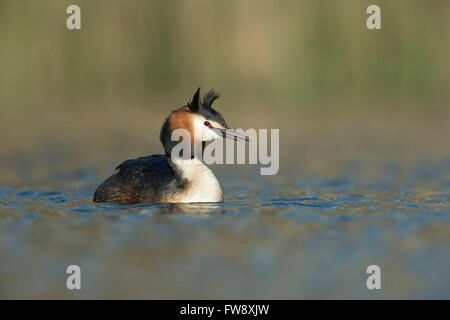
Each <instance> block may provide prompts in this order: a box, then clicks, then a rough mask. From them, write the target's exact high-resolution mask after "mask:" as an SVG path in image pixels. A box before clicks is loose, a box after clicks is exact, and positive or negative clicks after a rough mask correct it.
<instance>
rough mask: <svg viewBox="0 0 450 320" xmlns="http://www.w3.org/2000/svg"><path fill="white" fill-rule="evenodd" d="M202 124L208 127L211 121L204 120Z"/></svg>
mask: <svg viewBox="0 0 450 320" xmlns="http://www.w3.org/2000/svg"><path fill="white" fill-rule="evenodd" d="M203 124H204V125H205V126H207V127H210V126H211V123H209V121H205V122H203Z"/></svg>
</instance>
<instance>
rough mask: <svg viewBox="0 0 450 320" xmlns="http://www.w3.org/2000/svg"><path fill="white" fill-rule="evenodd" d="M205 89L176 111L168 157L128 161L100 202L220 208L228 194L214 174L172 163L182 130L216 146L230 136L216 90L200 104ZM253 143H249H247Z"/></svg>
mask: <svg viewBox="0 0 450 320" xmlns="http://www.w3.org/2000/svg"><path fill="white" fill-rule="evenodd" d="M199 92H200V88H199V89H198V90H197V92H196V93H195V95H194V97H193V99H192V102H191V103H189V104H187V105H186V106H184V107H181V108H179V109H177V110H175V111H173V112H172V113H171V114H170V115H169V117H168V118H167V119H166V120H165V122H164V124H163V126H162V128H161V134H160V139H161V143H162V144H163V147H164V149H165V155H161V154H158V155H151V156H147V157H141V158H137V159H132V160H127V161H125V162H123V163H121V164H120V165H119V166H118V167H117V168H116V169H118V170H119V171H118V172H117V173H115V174H113V175H112V176H111V177H109V178H108V179H106V180H105V181H104V182H103V183H102V184H101V185H100V186H99V187H98V188H97V190H96V191H95V193H94V199H93V200H94V201H95V202H116V203H124V204H129V203H141V202H220V201H223V196H222V189H221V187H220V184H219V182H218V181H217V179H216V177H215V176H214V174H213V173H212V171H211V170H210V169H209V168H208V167H206V165H205V164H204V163H203V162H201V161H200V160H199V159H197V158H196V157H192V158H190V159H189V158H188V159H183V158H178V157H177V158H172V157H171V151H172V148H173V147H174V146H175V145H176V144H177V143H178V141H172V140H171V135H172V132H173V131H174V130H176V129H185V130H188V131H189V132H190V134H191V140H192V141H191V142H192V143H193V142H194V140H197V141H198V142H201V143H202V144H203V143H204V142H205V141H210V140H213V139H216V138H221V137H225V136H227V137H232V138H234V139H236V137H237V138H239V139H245V138H244V137H242V136H239V135H238V136H229V135H230V133H228V132H225V129H226V128H228V127H227V125H226V123H225V120H224V119H223V117H222V115H221V114H220V113H219V112H217V111H216V110H214V109H213V108H212V103H213V102H214V100H216V99H217V98H218V97H219V95H218V94H217V93H215V92H214V91H213V90H212V91H210V92H209V93H208V94H206V95H205V97H204V99H203V101H202V102H200V99H199ZM245 141H248V140H245Z"/></svg>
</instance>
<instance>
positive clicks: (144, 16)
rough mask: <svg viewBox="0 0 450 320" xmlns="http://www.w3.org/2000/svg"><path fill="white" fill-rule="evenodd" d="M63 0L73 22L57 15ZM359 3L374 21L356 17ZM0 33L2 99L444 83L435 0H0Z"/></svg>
mask: <svg viewBox="0 0 450 320" xmlns="http://www.w3.org/2000/svg"><path fill="white" fill-rule="evenodd" d="M70 4H77V5H79V6H80V7H81V18H82V30H81V31H69V30H67V29H66V27H65V20H66V18H67V16H68V15H67V14H66V12H65V11H66V7H67V6H68V5H70ZM369 4H378V5H380V7H381V16H382V29H381V30H377V31H371V30H368V29H367V28H366V23H365V21H366V19H367V17H368V14H366V8H367V7H368V5H369ZM0 41H1V50H0V70H1V72H0V108H1V109H2V110H4V109H17V108H24V109H28V108H33V107H39V108H41V107H43V106H46V107H50V108H54V109H60V108H66V107H74V106H78V107H81V106H83V105H84V104H86V103H95V104H97V103H99V102H103V103H105V102H106V101H108V102H111V101H113V102H119V101H120V102H123V101H142V102H145V101H149V102H160V103H154V104H153V108H167V105H165V103H164V102H165V101H166V100H167V99H169V98H170V99H173V100H171V101H179V99H180V98H183V100H182V101H184V100H186V99H187V98H188V97H190V95H191V93H192V92H193V91H194V90H195V88H196V87H198V86H199V85H202V86H203V87H204V88H205V89H206V88H210V87H214V88H216V89H217V90H219V91H221V92H222V93H223V94H224V95H226V96H228V97H229V98H230V99H232V100H233V101H235V102H237V101H242V99H246V101H257V102H260V101H264V102H266V103H264V105H262V106H260V107H262V108H267V109H270V108H271V106H273V104H277V110H281V111H282V110H283V109H286V108H287V109H289V112H294V111H293V110H292V109H294V110H295V112H301V110H302V109H307V108H312V107H311V105H313V106H314V105H315V103H317V102H324V101H325V102H327V103H328V104H330V101H333V102H336V103H337V102H339V106H338V108H339V110H341V111H342V110H346V109H348V108H364V106H365V105H367V102H368V101H374V100H381V101H395V105H397V106H399V107H405V106H407V107H408V108H410V107H414V108H426V109H427V110H428V111H431V110H432V109H433V108H442V107H443V103H444V102H445V101H447V98H448V96H449V92H450V90H449V89H450V88H449V84H450V81H449V80H450V64H449V63H448V57H449V56H450V2H449V1H445V0H442V1H433V4H432V5H430V2H429V1H426V0H421V1H417V0H415V1H407V0H403V1H401V0H399V1H361V0H346V1H329V0H327V1H316V0H306V1H298V0H292V1H291V0H224V1H210V0H164V1H149V0H128V1H121V0H96V1H86V0H85V1H83V0H81V1H79V0H72V1H71V0H61V1H49V0H20V1H16V0H2V1H1V2H0ZM155 97H158V98H155ZM422 102H426V103H427V104H426V106H425V105H424V104H423V103H422ZM397 103H398V104H397ZM411 103H412V104H411ZM382 105H383V104H381V103H380V104H378V107H380V108H381V107H382ZM174 107H176V106H174ZM371 107H374V106H371ZM375 107H376V106H375ZM230 108H236V109H239V106H235V107H230ZM314 109H315V107H314ZM318 109H320V107H318ZM388 110H389V108H388Z"/></svg>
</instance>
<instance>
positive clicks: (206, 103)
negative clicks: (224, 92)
mask: <svg viewBox="0 0 450 320" xmlns="http://www.w3.org/2000/svg"><path fill="white" fill-rule="evenodd" d="M218 98H220V94H219V93H218V92H216V91H214V89H213V90H211V91H209V92H208V93H207V94H206V95H205V96H204V97H203V102H202V105H203V107H204V108H206V109H211V108H212V104H213V102H214V101H215V100H216V99H218Z"/></svg>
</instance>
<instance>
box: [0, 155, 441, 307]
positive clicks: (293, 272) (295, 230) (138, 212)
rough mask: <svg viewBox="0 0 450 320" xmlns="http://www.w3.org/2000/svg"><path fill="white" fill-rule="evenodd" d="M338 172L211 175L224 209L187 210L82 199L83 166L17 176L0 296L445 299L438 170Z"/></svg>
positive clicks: (3, 237)
mask: <svg viewBox="0 0 450 320" xmlns="http://www.w3.org/2000/svg"><path fill="white" fill-rule="evenodd" d="M343 168H344V169H343V170H336V171H335V172H334V173H333V174H332V175H328V176H327V175H325V174H324V175H320V174H317V173H311V172H309V171H308V170H306V169H299V168H297V167H296V166H295V164H292V165H289V166H287V167H286V168H285V169H284V170H281V171H280V173H279V174H278V175H276V176H260V175H259V174H258V172H259V170H258V168H256V167H252V166H250V167H243V168H235V167H225V166H218V167H216V168H214V171H215V172H216V174H217V176H218V178H219V180H220V181H221V183H222V186H223V189H224V194H225V200H226V201H225V202H224V203H218V204H200V205H199V204H186V205H171V204H139V205H116V204H94V203H92V202H91V197H92V193H93V191H94V189H95V187H96V185H97V184H98V183H100V182H101V181H102V179H103V178H104V177H103V176H102V175H101V174H99V173H97V171H95V170H92V169H89V168H85V167H81V168H78V169H76V170H66V169H59V170H55V171H50V173H46V174H41V175H38V174H36V175H35V176H36V177H35V178H33V174H23V172H22V175H21V174H19V173H17V174H16V176H17V178H16V181H15V183H11V184H10V185H9V186H8V185H6V186H3V187H1V188H0V261H1V263H0V297H2V298H207V299H210V298H255V299H260V298H261V299H262V298H267V299H271V298H274V299H281V298H286V299H297V298H441V299H442V298H446V299H448V298H450V274H449V273H450V271H449V270H450V180H449V173H450V163H448V162H441V163H438V164H436V163H435V164H433V165H427V164H426V163H425V164H423V163H422V164H420V165H416V166H413V167H411V168H408V169H402V167H401V166H398V165H394V164H389V165H382V166H378V167H376V168H372V171H374V172H375V174H371V175H367V174H365V172H366V171H367V170H365V167H364V165H363V164H355V163H350V164H348V165H347V166H344V167H343ZM71 264H76V265H78V266H80V268H81V270H82V290H80V291H69V290H67V289H66V286H65V283H66V278H67V276H68V275H67V274H66V268H67V266H68V265H71ZM373 264H375V265H378V266H380V268H381V286H382V287H381V289H380V290H368V289H367V286H366V279H367V277H368V276H369V275H368V274H366V268H367V266H369V265H373Z"/></svg>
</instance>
